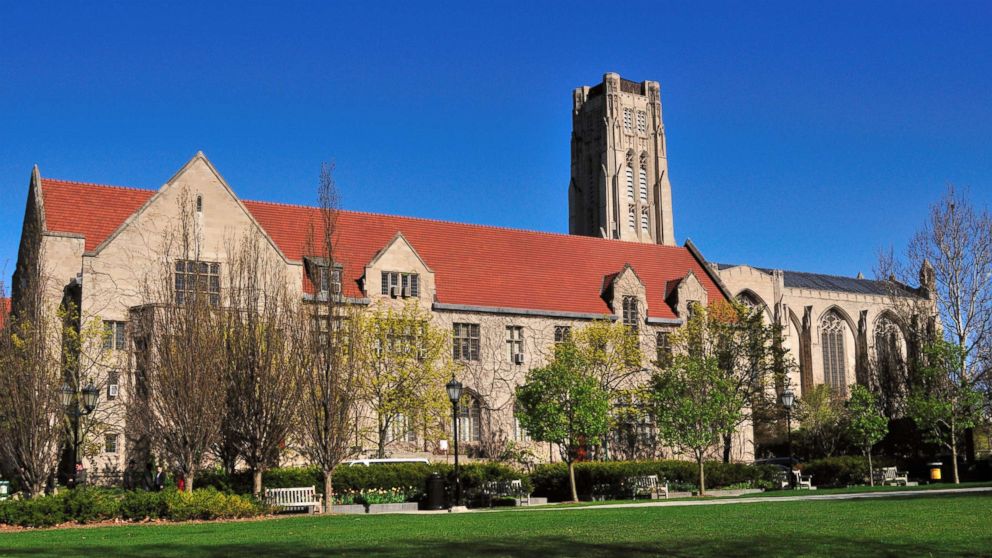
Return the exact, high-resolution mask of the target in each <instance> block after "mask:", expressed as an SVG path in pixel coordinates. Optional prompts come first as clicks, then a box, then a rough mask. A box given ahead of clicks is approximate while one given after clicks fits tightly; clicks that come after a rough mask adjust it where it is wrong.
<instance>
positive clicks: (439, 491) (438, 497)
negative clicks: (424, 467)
mask: <svg viewBox="0 0 992 558" xmlns="http://www.w3.org/2000/svg"><path fill="white" fill-rule="evenodd" d="M426 492H427V498H426V499H425V500H424V509H425V510H443V509H445V508H446V507H447V506H445V505H444V479H443V478H441V475H440V474H439V473H437V472H436V471H435V472H433V473H431V476H429V477H427V490H426Z"/></svg>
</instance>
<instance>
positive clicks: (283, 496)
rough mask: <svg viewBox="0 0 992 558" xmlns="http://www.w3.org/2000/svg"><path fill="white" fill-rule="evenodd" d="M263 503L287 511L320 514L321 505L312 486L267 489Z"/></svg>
mask: <svg viewBox="0 0 992 558" xmlns="http://www.w3.org/2000/svg"><path fill="white" fill-rule="evenodd" d="M265 503H266V504H268V505H269V506H272V507H273V508H279V509H282V510H288V511H304V510H306V511H308V512H309V513H315V512H316V513H320V512H321V511H322V510H323V504H321V503H320V498H319V497H318V496H317V489H316V488H315V487H313V486H306V487H301V488H267V489H265Z"/></svg>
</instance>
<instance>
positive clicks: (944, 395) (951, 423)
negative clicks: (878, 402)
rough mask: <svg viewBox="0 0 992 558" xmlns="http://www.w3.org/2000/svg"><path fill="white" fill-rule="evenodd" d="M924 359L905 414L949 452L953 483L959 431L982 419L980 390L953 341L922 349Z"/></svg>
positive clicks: (958, 479) (973, 425) (956, 463)
mask: <svg viewBox="0 0 992 558" xmlns="http://www.w3.org/2000/svg"><path fill="white" fill-rule="evenodd" d="M923 353H924V362H922V363H920V366H918V373H917V374H918V376H917V379H916V382H914V385H913V386H911V388H910V394H909V401H908V405H907V414H908V415H909V416H910V417H911V418H912V419H913V421H914V422H915V423H916V425H917V426H918V427H919V428H920V430H921V431H922V432H923V435H924V437H925V438H926V439H927V440H928V441H930V442H932V443H935V444H940V445H941V446H943V447H945V448H947V449H948V450H949V451H950V452H951V461H952V462H953V467H954V469H953V471H954V484H959V483H960V482H961V479H960V477H959V476H958V443H959V442H960V439H961V434H962V433H963V432H964V431H965V430H967V429H968V428H974V427H975V424H976V423H977V422H978V420H979V419H980V418H981V413H982V403H983V399H982V392H981V391H980V390H979V389H976V386H975V385H974V384H973V382H972V380H971V378H972V376H970V375H969V374H967V373H965V372H963V370H964V365H963V364H962V363H963V362H964V360H965V357H966V355H965V351H964V350H963V349H962V348H961V347H960V346H959V345H955V344H954V343H949V342H947V341H937V342H935V343H932V344H930V345H928V346H927V347H925V348H924V350H923Z"/></svg>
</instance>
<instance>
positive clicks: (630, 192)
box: [627, 167, 634, 201]
mask: <svg viewBox="0 0 992 558" xmlns="http://www.w3.org/2000/svg"><path fill="white" fill-rule="evenodd" d="M627 201H634V169H632V168H630V167H627Z"/></svg>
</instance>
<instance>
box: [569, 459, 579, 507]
mask: <svg viewBox="0 0 992 558" xmlns="http://www.w3.org/2000/svg"><path fill="white" fill-rule="evenodd" d="M568 485H569V486H570V487H571V488H572V501H573V502H578V501H579V493H578V491H576V490H575V461H573V460H571V459H570V460H569V461H568Z"/></svg>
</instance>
